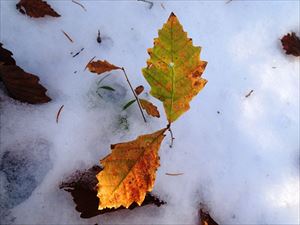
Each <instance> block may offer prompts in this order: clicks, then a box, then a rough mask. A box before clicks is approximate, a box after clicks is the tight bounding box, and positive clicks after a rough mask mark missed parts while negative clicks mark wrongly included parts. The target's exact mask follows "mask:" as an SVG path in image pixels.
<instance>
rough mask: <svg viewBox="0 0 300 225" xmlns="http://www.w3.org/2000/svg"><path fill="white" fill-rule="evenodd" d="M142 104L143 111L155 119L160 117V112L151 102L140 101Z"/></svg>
mask: <svg viewBox="0 0 300 225" xmlns="http://www.w3.org/2000/svg"><path fill="white" fill-rule="evenodd" d="M140 103H141V106H142V108H143V109H145V110H146V112H147V114H148V115H150V116H153V117H158V118H159V117H160V115H159V111H158V110H157V107H156V106H155V105H153V104H152V103H151V102H149V101H147V100H145V99H140Z"/></svg>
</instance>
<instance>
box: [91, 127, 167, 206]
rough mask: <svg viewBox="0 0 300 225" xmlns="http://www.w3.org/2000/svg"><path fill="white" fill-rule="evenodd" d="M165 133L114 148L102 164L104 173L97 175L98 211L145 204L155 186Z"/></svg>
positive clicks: (140, 138) (161, 131)
mask: <svg viewBox="0 0 300 225" xmlns="http://www.w3.org/2000/svg"><path fill="white" fill-rule="evenodd" d="M166 129H167V128H165V129H162V130H159V131H156V132H155V133H152V134H146V135H142V136H139V137H138V138H137V139H136V140H134V141H130V142H125V143H119V144H115V145H112V146H111V150H112V152H111V154H109V155H108V156H106V157H105V158H104V159H102V160H101V161H100V162H101V164H102V165H103V167H104V169H103V170H102V171H101V172H100V173H99V174H97V179H98V181H99V182H98V185H97V187H98V194H97V196H98V198H99V199H100V201H99V207H98V208H99V210H101V209H104V208H119V207H120V206H124V207H126V208H128V207H129V206H130V205H131V204H132V203H133V202H136V203H137V204H138V205H141V204H142V203H143V201H144V199H145V196H146V193H147V192H149V191H151V190H152V188H153V186H154V181H155V177H156V170H157V168H158V167H159V156H158V151H159V148H160V144H161V142H162V140H163V139H164V137H165V135H164V132H165V131H166Z"/></svg>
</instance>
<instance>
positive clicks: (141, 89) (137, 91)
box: [134, 85, 144, 95]
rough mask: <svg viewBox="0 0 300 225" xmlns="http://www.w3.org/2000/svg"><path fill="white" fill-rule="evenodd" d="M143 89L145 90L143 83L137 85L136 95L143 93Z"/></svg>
mask: <svg viewBox="0 0 300 225" xmlns="http://www.w3.org/2000/svg"><path fill="white" fill-rule="evenodd" d="M143 91H144V86H143V85H140V86H137V87H136V88H135V89H134V92H135V93H136V95H139V94H141V93H142V92H143Z"/></svg>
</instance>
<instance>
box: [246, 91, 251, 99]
mask: <svg viewBox="0 0 300 225" xmlns="http://www.w3.org/2000/svg"><path fill="white" fill-rule="evenodd" d="M252 93H253V90H251V91H250V92H249V93H248V94H246V95H245V97H246V98H248V97H250V95H251V94H252Z"/></svg>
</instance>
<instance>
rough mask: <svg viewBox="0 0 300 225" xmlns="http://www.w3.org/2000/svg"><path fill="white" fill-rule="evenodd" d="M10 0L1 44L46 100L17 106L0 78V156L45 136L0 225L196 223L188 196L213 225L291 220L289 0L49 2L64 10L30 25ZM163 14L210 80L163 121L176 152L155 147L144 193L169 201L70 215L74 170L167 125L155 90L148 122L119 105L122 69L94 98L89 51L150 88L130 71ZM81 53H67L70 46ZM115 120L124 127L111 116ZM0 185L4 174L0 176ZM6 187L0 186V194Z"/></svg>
mask: <svg viewBox="0 0 300 225" xmlns="http://www.w3.org/2000/svg"><path fill="white" fill-rule="evenodd" d="M16 2H17V1H12V0H9V1H4V0H1V2H0V7H1V11H0V13H1V17H0V19H1V28H0V42H1V43H3V45H4V46H3V47H4V48H6V49H8V50H10V51H12V52H13V53H14V58H15V60H16V62H17V64H18V65H19V66H20V67H21V68H23V69H24V70H25V71H27V72H30V73H33V74H36V75H38V76H39V77H40V79H41V83H42V84H43V85H44V86H45V87H46V88H47V89H48V92H47V93H48V95H49V96H50V97H51V98H52V101H51V102H50V103H47V104H43V105H38V106H37V105H28V104H24V103H19V102H18V101H15V100H12V99H11V98H9V97H7V95H6V94H5V92H4V91H3V88H2V87H3V86H1V89H0V99H1V136H0V137H1V151H0V159H1V158H2V157H3V154H4V153H5V152H6V151H7V150H10V151H15V152H16V154H17V153H18V151H20V150H22V148H21V149H20V148H18V147H16V146H28V144H29V143H33V144H32V145H33V146H32V148H35V146H34V143H38V140H47V142H48V143H49V146H50V147H49V148H50V149H49V155H50V158H51V161H52V169H50V170H49V171H48V173H47V175H46V176H45V177H44V179H43V180H42V182H41V183H40V184H39V185H38V186H37V187H36V189H35V190H34V191H33V192H32V195H31V196H30V197H29V198H28V199H27V200H25V201H23V202H22V203H21V204H19V205H17V206H15V207H14V208H12V209H10V210H9V213H6V214H5V216H2V218H1V220H2V222H1V223H9V224H95V223H98V224H120V223H122V224H198V210H199V204H200V203H202V204H204V205H206V207H207V209H209V211H210V214H211V216H212V217H213V218H214V219H215V220H216V221H217V222H219V223H220V224H299V223H300V218H299V217H300V216H299V198H300V196H299V190H300V187H299V169H300V166H299V164H300V153H299V113H300V112H299V90H300V88H299V76H300V73H299V69H300V68H299V58H295V57H293V56H287V55H285V54H284V52H283V50H282V49H281V44H280V40H279V39H280V38H281V37H282V36H283V35H284V34H286V33H288V32H291V31H295V32H296V33H297V35H298V36H299V34H300V30H299V24H300V21H299V16H300V15H299V7H300V3H299V1H288V0H286V1H238V0H233V1H231V2H230V3H228V4H226V2H227V1H225V0H224V1H155V2H154V6H153V8H152V9H149V5H148V4H147V3H144V2H140V1H81V3H82V4H83V5H84V6H85V7H86V9H87V11H84V10H83V9H82V8H81V7H79V6H78V5H76V4H74V3H72V2H71V1H48V2H49V4H51V5H52V7H53V8H54V9H55V10H56V11H57V12H58V13H60V14H61V15H62V16H61V17H59V18H51V17H45V18H42V19H33V18H29V17H27V16H24V15H22V14H20V13H19V12H18V11H17V10H16V9H15V4H16ZM161 3H162V4H163V6H164V8H165V9H164V8H163V7H162V6H161ZM172 11H173V12H174V13H175V14H176V15H177V17H178V18H179V20H180V22H181V23H182V25H183V27H184V29H185V31H187V32H188V35H189V37H191V38H192V39H193V43H194V45H199V46H201V47H202V52H201V59H202V60H205V61H208V65H207V68H206V70H205V73H204V74H203V77H204V78H206V79H207V80H208V83H207V85H206V87H205V88H204V90H203V91H202V92H200V94H199V95H198V96H196V97H195V98H194V99H193V101H192V102H191V109H190V110H189V111H188V112H187V113H186V114H184V115H183V116H182V117H180V118H179V119H178V121H176V122H175V123H174V124H173V125H172V127H173V132H174V134H175V137H176V139H175V144H174V147H173V148H171V149H170V148H169V147H168V146H169V143H170V137H169V136H167V137H166V139H165V141H164V143H163V145H162V147H161V149H160V156H161V167H160V168H159V170H158V172H157V179H156V182H155V187H154V191H153V192H154V193H155V194H157V195H158V196H159V197H160V198H161V199H163V200H165V201H167V202H168V204H167V205H164V206H161V207H160V208H157V207H156V206H146V207H141V208H137V209H135V210H132V211H127V210H122V211H119V212H114V213H110V214H106V215H101V216H98V217H94V218H91V219H81V218H80V217H79V214H78V213H77V212H76V211H75V209H74V203H73V201H72V198H71V196H70V195H69V194H68V193H67V192H65V191H62V190H59V189H58V185H59V184H60V182H61V181H62V180H63V179H64V178H66V177H67V176H68V175H69V174H70V173H72V172H73V171H74V170H76V169H81V168H86V167H89V166H92V165H94V164H98V163H99V159H101V158H102V157H104V156H105V155H107V154H108V153H109V152H110V147H109V146H110V144H113V143H119V142H123V141H128V140H132V139H135V138H136V137H137V136H138V135H140V134H146V133H151V132H153V131H155V130H157V129H160V128H162V127H164V126H165V125H166V119H165V116H164V112H163V108H162V104H161V103H160V102H159V101H158V100H156V99H154V98H151V101H152V102H154V103H155V104H156V105H157V106H158V107H159V110H160V113H161V115H162V116H161V118H160V119H156V118H155V119H152V118H148V121H149V122H148V123H147V124H144V122H143V120H142V118H141V115H140V112H139V110H138V108H137V106H136V105H133V106H131V107H130V108H129V109H128V110H127V111H126V112H124V111H123V112H122V106H123V105H124V104H125V103H126V102H127V101H129V100H131V99H132V94H131V92H130V89H129V87H128V85H127V83H126V81H125V79H124V76H123V74H122V72H120V71H114V72H111V75H110V76H109V77H107V78H106V79H105V80H104V81H103V83H105V85H110V86H112V87H114V88H115V89H116V90H117V92H118V93H117V95H115V96H109V94H108V93H107V91H106V92H105V90H103V91H102V93H103V95H104V97H103V98H100V97H99V96H98V95H97V93H96V89H97V82H98V81H99V80H100V79H101V77H100V76H96V75H94V74H91V73H90V72H88V71H84V67H85V65H86V64H87V62H88V61H89V60H90V59H91V58H92V57H93V56H96V57H97V59H105V60H108V61H109V62H111V63H113V64H115V65H118V66H124V67H125V68H126V71H127V73H128V75H129V78H130V80H131V82H132V83H133V85H134V86H138V85H141V84H142V85H144V86H145V87H146V89H147V91H149V88H150V87H149V86H148V84H147V82H146V81H145V79H144V78H143V76H142V73H141V69H142V68H143V67H145V65H146V60H147V58H148V54H147V48H150V47H152V46H153V38H155V37H157V32H158V29H160V28H161V27H162V25H163V23H165V22H166V20H167V18H168V16H169V15H170V13H171V12H172ZM98 29H100V31H101V37H102V43H101V44H99V43H97V42H96V38H97V32H98ZM61 30H64V31H65V32H66V33H68V34H69V35H70V36H71V38H72V39H73V40H74V43H71V42H70V41H69V40H68V39H67V38H66V37H65V36H64V35H63V33H62V31H61ZM81 48H84V50H83V51H82V52H81V53H80V54H79V55H78V56H77V57H75V58H73V57H72V55H71V54H70V52H73V53H76V52H78V51H79V50H80V49H81ZM74 71H77V73H74ZM251 90H253V93H252V94H251V96H250V97H248V98H245V95H246V94H247V93H249V92H250V91H251ZM61 105H64V108H63V110H62V112H61V115H60V118H59V123H58V124H56V121H55V119H56V113H57V111H58V109H59V108H60V106H61ZM218 111H219V113H217V112H218ZM126 116H127V117H128V118H127V119H128V123H129V129H128V130H126V129H125V125H124V124H120V122H119V119H120V117H126ZM29 150H30V149H29ZM20 154H21V152H20ZM165 173H184V174H183V175H181V176H167V175H165ZM0 181H1V183H2V182H3V183H5V182H7V181H6V180H5V176H4V174H3V172H1V171H0ZM2 188H3V184H1V189H2ZM6 194H7V193H5V192H4V191H1V198H0V200H1V201H2V202H3V201H5V198H6ZM0 206H1V204H0Z"/></svg>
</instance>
